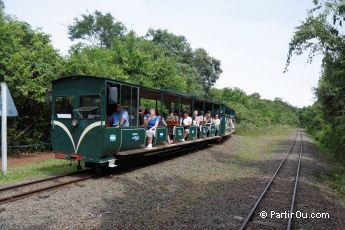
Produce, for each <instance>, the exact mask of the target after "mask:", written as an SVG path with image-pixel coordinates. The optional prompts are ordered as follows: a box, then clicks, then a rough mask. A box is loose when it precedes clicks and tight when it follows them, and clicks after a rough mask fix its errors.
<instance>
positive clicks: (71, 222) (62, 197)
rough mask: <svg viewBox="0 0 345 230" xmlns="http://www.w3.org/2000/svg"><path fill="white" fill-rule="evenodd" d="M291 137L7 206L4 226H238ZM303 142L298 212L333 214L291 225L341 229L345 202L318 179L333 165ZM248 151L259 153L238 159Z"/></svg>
mask: <svg viewBox="0 0 345 230" xmlns="http://www.w3.org/2000/svg"><path fill="white" fill-rule="evenodd" d="M293 137H294V132H291V133H289V134H287V135H285V136H279V137H270V136H268V137H252V138H249V137H241V136H236V135H234V136H233V137H232V138H231V139H229V140H227V141H226V142H224V143H222V144H220V145H213V146H210V147H208V148H205V149H202V150H199V151H196V152H192V153H188V154H187V153H186V154H182V155H179V156H176V157H174V158H169V159H162V160H160V161H158V162H156V161H155V163H152V164H148V165H144V166H141V167H140V166H139V167H135V168H130V169H127V170H124V171H116V170H115V171H114V172H113V173H112V174H111V175H109V176H106V177H100V178H96V179H91V180H88V181H85V182H82V183H77V184H75V185H70V186H68V187H63V188H60V189H58V190H54V191H50V192H46V193H45V194H44V195H37V196H32V197H28V198H25V199H23V200H18V201H16V202H12V203H8V204H4V205H1V206H0V229H238V228H239V227H240V225H241V224H242V222H243V218H245V216H246V214H247V213H248V212H249V210H250V209H251V207H252V206H253V204H254V203H255V202H256V200H257V197H258V195H259V194H260V193H261V192H262V190H263V189H264V187H265V185H266V183H267V182H268V181H269V179H270V177H271V176H272V174H273V172H274V171H275V169H276V167H277V166H278V165H279V163H280V161H281V159H282V157H283V155H284V153H285V152H286V150H287V149H288V147H289V145H290V144H291V141H292V139H293ZM272 138H273V139H275V140H274V142H272ZM266 142H267V144H266ZM268 143H270V144H268ZM272 143H274V145H272ZM305 146H306V147H305V154H304V156H303V160H302V165H301V167H302V168H301V183H300V190H299V192H298V194H297V204H296V209H297V210H301V211H303V212H329V213H330V218H328V219H317V220H316V219H303V220H296V221H294V226H295V227H296V228H302V229H315V228H317V229H330V228H331V229H344V227H345V215H344V213H345V207H344V205H343V204H342V202H341V200H340V198H339V197H338V196H337V195H336V194H335V193H334V192H333V191H331V190H330V189H329V188H328V187H326V186H325V185H323V184H320V183H319V182H318V180H317V178H316V177H315V175H318V174H320V173H321V174H322V173H325V172H326V171H327V170H328V168H329V165H327V163H326V162H323V161H322V160H321V158H320V157H319V154H318V153H317V151H316V149H315V148H314V147H313V146H312V144H311V143H310V140H309V139H308V138H307V137H305ZM250 148H252V150H251V151H256V152H259V153H260V154H262V156H258V157H257V159H255V160H253V159H250V158H247V159H243V158H241V157H240V156H239V154H243V155H245V154H247V152H246V151H249V149H250ZM266 152H271V153H270V154H265V153H266ZM260 154H259V155H260ZM268 211H269V210H268Z"/></svg>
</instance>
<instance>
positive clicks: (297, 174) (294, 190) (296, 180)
mask: <svg viewBox="0 0 345 230" xmlns="http://www.w3.org/2000/svg"><path fill="white" fill-rule="evenodd" d="M300 138H301V147H300V150H299V156H298V166H297V173H296V177H295V185H294V189H293V194H292V199H291V206H290V215H289V221H288V226H287V228H286V229H287V230H290V229H291V225H292V219H293V216H292V213H293V210H294V206H295V200H296V194H297V185H298V178H299V172H300V167H301V157H302V153H303V138H302V132H301V131H300Z"/></svg>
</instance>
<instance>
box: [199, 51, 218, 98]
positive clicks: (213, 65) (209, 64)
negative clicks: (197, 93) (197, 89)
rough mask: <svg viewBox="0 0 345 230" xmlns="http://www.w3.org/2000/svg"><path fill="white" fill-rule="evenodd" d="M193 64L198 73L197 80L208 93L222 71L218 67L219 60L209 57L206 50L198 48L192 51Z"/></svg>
mask: <svg viewBox="0 0 345 230" xmlns="http://www.w3.org/2000/svg"><path fill="white" fill-rule="evenodd" d="M193 66H194V67H195V68H196V71H197V73H198V75H199V82H200V84H201V85H202V87H203V89H204V90H205V92H206V94H208V93H209V90H210V88H211V87H212V86H213V85H214V84H215V83H216V81H217V80H218V78H219V76H220V74H221V73H222V72H223V71H222V69H221V67H220V61H219V60H217V59H215V58H214V57H210V56H209V55H208V53H207V52H206V50H204V49H202V48H198V49H196V50H195V51H194V58H193Z"/></svg>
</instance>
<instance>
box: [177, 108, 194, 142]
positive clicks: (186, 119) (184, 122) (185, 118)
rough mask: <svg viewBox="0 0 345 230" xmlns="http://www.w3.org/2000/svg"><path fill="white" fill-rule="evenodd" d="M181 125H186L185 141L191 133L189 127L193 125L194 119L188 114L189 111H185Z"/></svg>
mask: <svg viewBox="0 0 345 230" xmlns="http://www.w3.org/2000/svg"><path fill="white" fill-rule="evenodd" d="M180 123H181V126H183V127H184V134H183V139H182V141H185V139H186V137H187V136H188V135H189V127H190V126H191V125H192V123H193V120H192V118H191V117H190V116H189V115H188V112H183V117H182V118H181V120H180Z"/></svg>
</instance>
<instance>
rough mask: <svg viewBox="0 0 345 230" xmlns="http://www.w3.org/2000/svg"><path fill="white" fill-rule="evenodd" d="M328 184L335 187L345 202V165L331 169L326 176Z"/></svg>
mask: <svg viewBox="0 0 345 230" xmlns="http://www.w3.org/2000/svg"><path fill="white" fill-rule="evenodd" d="M324 179H325V180H326V182H327V184H328V185H329V186H330V187H331V188H332V189H334V190H335V191H336V192H337V193H338V194H339V195H340V196H341V198H342V200H343V201H344V203H345V166H344V165H337V166H335V167H333V169H332V170H331V171H329V172H328V173H327V174H326V176H325V178H324Z"/></svg>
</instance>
